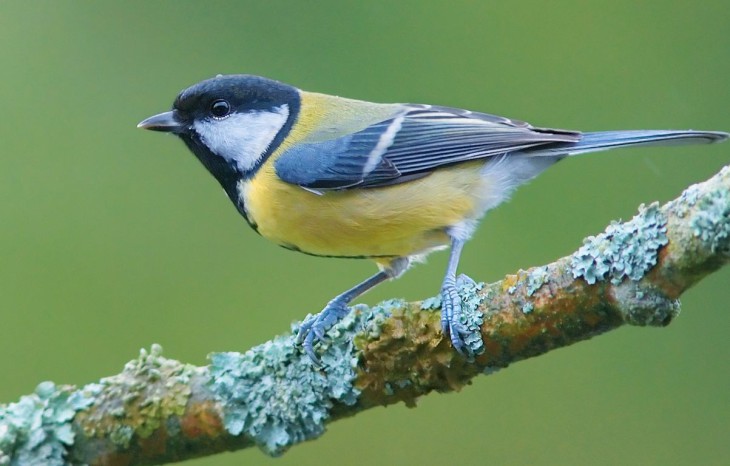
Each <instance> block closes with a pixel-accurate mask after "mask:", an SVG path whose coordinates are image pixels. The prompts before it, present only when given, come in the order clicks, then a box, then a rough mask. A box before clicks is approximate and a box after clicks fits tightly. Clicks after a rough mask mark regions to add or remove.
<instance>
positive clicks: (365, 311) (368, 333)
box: [352, 299, 407, 340]
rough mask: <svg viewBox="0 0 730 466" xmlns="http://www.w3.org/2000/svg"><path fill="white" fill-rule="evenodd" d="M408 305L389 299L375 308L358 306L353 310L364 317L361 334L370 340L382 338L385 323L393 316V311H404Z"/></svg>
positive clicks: (399, 300) (398, 300) (401, 301)
mask: <svg viewBox="0 0 730 466" xmlns="http://www.w3.org/2000/svg"><path fill="white" fill-rule="evenodd" d="M406 306H407V303H406V302H405V301H404V300H402V299H388V300H386V301H383V302H380V303H378V304H376V305H375V306H373V307H368V306H366V305H364V304H358V305H356V306H354V307H353V308H352V309H353V311H354V312H358V313H360V315H361V316H362V331H361V332H360V334H361V335H362V336H364V337H365V338H367V339H368V340H374V339H376V338H378V337H380V334H381V331H382V324H383V322H385V321H386V319H388V317H390V316H391V315H392V314H393V311H396V310H399V309H403V308H404V307H406Z"/></svg>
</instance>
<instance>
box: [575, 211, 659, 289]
mask: <svg viewBox="0 0 730 466" xmlns="http://www.w3.org/2000/svg"><path fill="white" fill-rule="evenodd" d="M666 223H667V219H666V217H665V216H664V214H663V213H662V211H661V209H660V208H659V204H658V203H656V202H655V203H653V204H651V205H649V206H648V207H646V206H644V205H642V206H641V207H639V213H638V214H637V215H636V216H635V217H634V218H632V219H631V220H630V221H629V222H626V223H618V222H613V223H611V225H609V226H608V228H606V231H605V232H604V233H601V234H600V235H598V236H591V237H588V238H586V240H585V241H584V242H583V246H581V248H580V249H579V250H578V251H577V252H576V253H575V254H573V256H572V258H571V267H572V273H573V278H579V277H583V279H584V280H585V281H586V282H587V283H588V284H591V285H592V284H594V283H596V282H597V281H602V280H604V279H606V278H608V279H609V280H610V281H611V283H612V284H614V285H618V284H619V283H621V282H622V281H623V280H624V278H629V279H631V280H634V281H638V280H641V279H642V278H643V277H644V275H645V274H646V272H648V271H649V270H650V269H651V268H652V267H653V266H654V265H656V262H657V256H658V252H659V249H660V248H661V247H662V246H664V245H666V244H667V242H668V239H667V234H666V233H667V227H666Z"/></svg>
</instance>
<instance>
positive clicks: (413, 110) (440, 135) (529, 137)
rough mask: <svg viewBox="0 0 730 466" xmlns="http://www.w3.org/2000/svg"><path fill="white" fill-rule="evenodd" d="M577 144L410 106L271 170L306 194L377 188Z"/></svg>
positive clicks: (563, 134) (302, 148)
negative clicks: (533, 150) (498, 158)
mask: <svg viewBox="0 0 730 466" xmlns="http://www.w3.org/2000/svg"><path fill="white" fill-rule="evenodd" d="M579 138H580V133H576V132H571V131H562V130H549V129H541V128H535V127H532V126H530V125H529V124H527V123H525V122H522V121H517V120H510V119H507V118H504V117H499V116H496V115H489V114H484V113H474V112H469V111H465V110H457V109H451V108H446V107H432V106H417V105H413V106H409V107H407V108H406V109H405V110H404V112H403V113H401V114H400V115H396V116H395V117H393V118H391V119H388V120H384V121H381V122H379V123H376V124H374V125H371V126H369V127H368V128H366V129H364V130H362V131H359V132H356V133H353V134H349V135H347V136H343V137H340V138H337V139H332V140H329V141H323V142H316V143H303V144H299V145H297V146H295V147H292V148H290V149H288V150H286V151H285V152H284V153H283V154H282V155H281V156H280V157H279V158H278V159H277V160H276V162H275V167H276V173H277V175H278V176H279V177H280V178H281V179H282V180H284V181H286V182H288V183H292V184H296V185H299V186H303V187H306V188H309V189H315V190H328V189H347V188H352V187H377V186H385V185H390V184H394V183H400V182H405V181H410V180H412V179H414V178H419V177H420V176H426V175H428V174H429V173H430V172H432V171H433V170H435V169H436V168H438V167H441V166H444V165H451V164H455V163H461V162H467V161H470V160H477V159H486V158H488V157H492V156H495V155H501V154H505V153H507V152H513V151H517V150H523V149H527V148H531V147H536V146H541V145H545V144H551V143H556V142H557V143H559V142H575V141H577V140H578V139H579Z"/></svg>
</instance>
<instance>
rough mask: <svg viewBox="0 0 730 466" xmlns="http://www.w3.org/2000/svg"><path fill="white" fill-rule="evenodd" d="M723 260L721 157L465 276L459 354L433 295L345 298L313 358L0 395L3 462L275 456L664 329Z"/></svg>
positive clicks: (139, 371) (252, 355)
mask: <svg viewBox="0 0 730 466" xmlns="http://www.w3.org/2000/svg"><path fill="white" fill-rule="evenodd" d="M729 260H730V166H729V167H725V168H724V169H723V170H722V171H721V172H720V173H718V174H717V175H715V176H714V177H713V178H711V179H710V180H708V181H706V182H704V183H702V184H698V185H694V186H691V187H690V188H688V189H687V190H686V191H684V192H683V193H682V195H681V196H680V197H679V198H677V199H675V200H674V201H671V202H669V203H667V204H665V205H663V206H661V207H660V206H659V205H658V204H656V203H655V204H652V205H649V206H648V207H645V206H641V207H640V209H639V213H638V214H637V215H636V216H635V217H634V218H633V219H632V220H630V221H628V222H626V223H612V224H611V225H610V226H609V227H608V228H607V229H606V231H605V232H604V233H601V234H600V235H598V236H595V237H590V238H587V239H586V240H585V241H584V244H583V246H582V247H581V248H580V249H579V250H578V251H577V252H575V253H574V254H572V255H571V256H569V257H564V258H562V259H559V260H558V261H556V262H554V263H552V264H549V265H546V266H543V267H536V268H533V269H530V270H528V271H519V272H518V273H517V274H515V275H509V276H507V277H506V278H505V279H504V280H502V281H500V282H497V283H492V284H490V285H483V284H473V283H466V282H464V283H462V285H461V294H462V298H463V300H464V304H465V308H466V312H465V315H464V320H463V323H464V325H465V326H466V327H467V328H468V329H469V331H470V332H471V335H469V338H468V341H469V343H470V351H471V354H470V356H469V357H463V356H461V355H459V354H457V353H456V352H454V350H453V348H452V347H451V345H450V343H449V341H448V339H445V338H444V337H443V335H442V333H441V330H440V323H439V314H438V312H435V311H436V310H437V309H438V308H439V306H440V302H439V300H438V298H431V299H427V300H425V301H423V302H415V303H406V302H403V301H397V300H393V301H387V302H384V303H381V304H379V305H377V306H374V307H372V308H369V307H367V306H363V305H358V306H355V307H354V308H353V309H354V311H353V312H351V313H350V315H349V316H348V317H347V318H346V319H345V320H344V321H342V322H341V323H339V324H338V325H337V326H336V327H334V328H333V329H332V330H331V331H330V332H329V333H328V335H329V337H330V340H329V341H328V342H327V343H326V344H323V345H322V346H321V347H320V348H319V350H320V352H321V353H320V354H321V358H322V362H323V367H322V368H317V367H314V366H313V365H312V364H311V362H310V361H309V359H308V357H307V356H306V355H305V354H303V353H302V352H301V351H300V350H299V349H298V348H297V347H296V346H295V345H294V344H293V337H292V336H291V334H286V335H282V336H279V337H276V338H274V339H273V340H271V341H268V342H266V343H264V344H262V345H260V346H257V347H255V348H253V349H251V350H249V351H248V352H246V353H244V354H241V353H216V354H212V355H211V356H210V365H208V366H205V367H195V366H191V365H187V364H182V363H180V362H178V361H174V360H171V359H166V358H164V357H162V356H161V348H160V347H159V346H158V345H153V347H152V350H151V351H150V352H149V353H148V352H146V351H145V350H142V351H141V352H140V356H139V358H137V359H135V360H133V361H131V362H129V363H127V365H126V366H125V367H124V370H123V371H122V373H120V374H118V375H114V376H111V377H107V378H104V379H102V380H100V381H99V382H98V383H92V384H89V385H86V386H84V387H81V388H75V387H73V386H56V385H54V384H53V383H51V382H44V383H42V384H40V385H39V386H38V388H36V391H35V393H33V394H32V395H29V396H24V397H22V398H21V400H20V401H19V402H17V403H11V404H9V405H4V406H0V465H5V464H11V465H13V464H49V465H54V464H58V465H61V464H69V463H70V464H78V463H88V464H104V465H131V464H151V463H163V462H173V461H180V460H184V459H189V458H193V457H196V456H203V455H211V454H214V453H216V452H220V451H224V450H236V449H241V448H247V447H250V446H253V445H257V446H259V447H260V448H261V449H262V450H263V451H265V452H266V453H268V454H270V455H278V454H281V453H283V452H284V451H285V450H286V449H288V448H289V447H291V446H292V445H294V444H296V443H299V442H303V441H305V440H311V439H314V438H316V437H318V436H319V435H321V434H322V433H324V431H325V425H326V424H327V423H329V422H331V421H334V420H337V419H340V418H343V417H347V416H352V415H354V414H356V413H358V412H360V411H362V410H365V409H368V408H371V407H374V406H381V405H388V404H393V403H397V402H399V401H402V402H404V403H406V404H407V405H409V406H412V405H414V404H415V401H416V399H417V398H418V397H419V396H421V395H425V394H427V393H429V392H431V391H434V390H436V391H441V392H443V391H451V390H458V389H459V388H461V387H462V386H463V385H464V384H466V383H467V382H469V380H470V379H471V378H472V377H474V376H476V375H478V374H484V373H486V374H488V373H491V372H493V371H495V370H497V369H501V368H505V367H507V366H508V365H509V364H511V363H513V362H515V361H520V360H522V359H525V358H529V357H533V356H537V355H539V354H542V353H545V352H547V351H550V350H552V349H555V348H559V347H563V346H567V345H570V344H572V343H575V342H577V341H581V340H586V339H588V338H591V337H592V336H595V335H598V334H600V333H603V332H606V331H608V330H612V329H615V328H617V327H620V326H621V325H624V324H630V325H641V326H644V325H652V326H665V325H667V324H669V323H670V322H671V321H672V319H673V318H674V317H675V316H676V315H677V313H678V310H679V302H678V301H677V298H678V297H679V296H680V295H681V294H682V293H683V292H684V291H685V290H687V289H688V288H690V287H691V286H692V285H694V284H695V283H697V282H698V281H699V280H700V279H702V278H703V277H704V276H706V275H708V274H709V273H711V272H713V271H715V270H717V269H719V268H720V267H721V266H722V265H724V264H725V263H727V262H728V261H729ZM297 325H298V324H295V325H294V327H293V328H292V330H293V331H294V332H296V329H297Z"/></svg>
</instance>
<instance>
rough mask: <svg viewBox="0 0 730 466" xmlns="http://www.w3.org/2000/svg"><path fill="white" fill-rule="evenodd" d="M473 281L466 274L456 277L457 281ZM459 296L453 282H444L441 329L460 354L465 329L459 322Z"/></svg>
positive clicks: (463, 346) (462, 349)
mask: <svg viewBox="0 0 730 466" xmlns="http://www.w3.org/2000/svg"><path fill="white" fill-rule="evenodd" d="M466 280H469V282H473V280H472V279H471V278H469V277H468V276H466V275H460V276H459V278H458V279H457V283H459V284H460V285H461V284H462V283H469V282H467V281H466ZM460 317H461V297H460V296H459V293H458V291H457V287H456V285H455V284H454V283H453V281H452V282H451V283H444V285H443V287H442V288H441V329H442V330H443V332H444V335H449V337H450V338H451V344H452V345H453V346H454V349H455V350H456V351H458V352H459V353H461V354H465V353H464V350H465V348H466V342H465V341H464V336H465V335H466V333H467V332H466V330H465V329H464V326H463V325H462V324H461V320H460Z"/></svg>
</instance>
